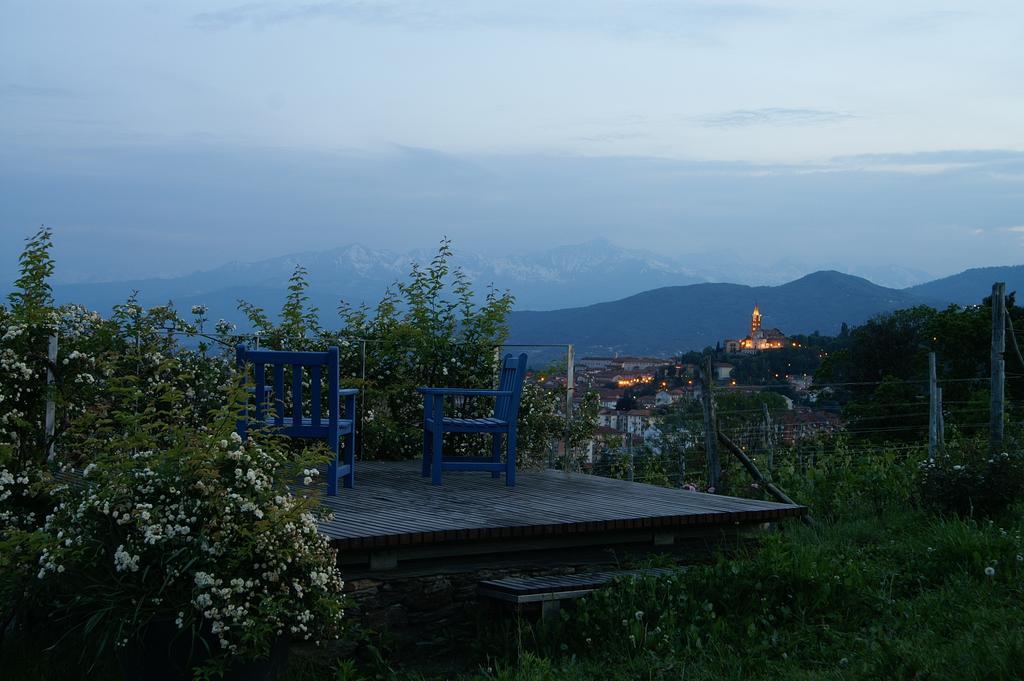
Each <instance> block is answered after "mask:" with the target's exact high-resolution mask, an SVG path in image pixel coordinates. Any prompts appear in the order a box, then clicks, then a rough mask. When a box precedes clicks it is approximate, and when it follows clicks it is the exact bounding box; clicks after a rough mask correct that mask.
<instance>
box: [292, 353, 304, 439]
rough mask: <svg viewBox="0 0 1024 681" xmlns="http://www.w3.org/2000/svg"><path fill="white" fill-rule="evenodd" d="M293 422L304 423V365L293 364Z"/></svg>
mask: <svg viewBox="0 0 1024 681" xmlns="http://www.w3.org/2000/svg"><path fill="white" fill-rule="evenodd" d="M292 418H293V419H294V421H292V423H294V424H296V425H298V424H300V423H302V365H301V364H293V365H292Z"/></svg>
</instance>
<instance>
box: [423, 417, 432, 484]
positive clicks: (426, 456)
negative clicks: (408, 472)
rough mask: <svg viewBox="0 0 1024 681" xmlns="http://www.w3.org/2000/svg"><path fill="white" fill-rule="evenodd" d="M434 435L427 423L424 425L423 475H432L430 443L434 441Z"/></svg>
mask: <svg viewBox="0 0 1024 681" xmlns="http://www.w3.org/2000/svg"><path fill="white" fill-rule="evenodd" d="M432 438H433V435H431V433H430V431H429V430H427V428H426V424H424V426H423V477H424V478H426V477H429V476H430V456H431V454H430V443H431V442H432Z"/></svg>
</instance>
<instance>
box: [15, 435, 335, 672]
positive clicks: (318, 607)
mask: <svg viewBox="0 0 1024 681" xmlns="http://www.w3.org/2000/svg"><path fill="white" fill-rule="evenodd" d="M210 445H211V446H210V447H209V451H206V452H204V453H203V456H202V457H198V458H197V460H198V461H199V462H201V463H202V465H204V466H213V467H214V468H216V469H218V470H219V473H217V474H212V473H211V474H209V475H198V477H197V475H196V474H195V473H193V472H192V470H193V469H191V468H189V467H188V466H187V465H183V466H180V467H179V466H176V465H175V464H174V460H175V459H174V458H173V457H171V456H169V455H168V454H166V453H163V452H156V451H137V452H133V453H131V454H130V455H126V456H125V457H124V458H123V467H121V468H115V467H112V466H111V465H110V464H100V465H97V466H91V467H89V468H88V470H87V472H86V475H85V476H84V480H85V483H86V488H85V491H81V492H77V494H78V497H77V499H76V500H75V501H74V502H71V503H64V504H62V505H61V506H59V507H58V508H57V509H56V510H55V512H54V514H53V515H52V516H50V517H49V518H48V519H47V522H46V525H45V526H46V528H47V529H48V530H49V531H50V533H51V534H52V536H54V537H56V538H57V539H58V540H59V542H58V546H56V547H55V548H53V549H51V550H48V551H47V552H46V553H45V554H44V556H43V559H42V560H41V561H40V571H39V577H40V578H48V576H49V575H51V574H53V573H60V572H61V571H63V570H64V569H65V563H66V561H68V560H72V559H73V556H72V553H71V552H74V551H83V550H84V547H85V546H86V543H85V542H90V543H89V544H88V546H95V545H97V544H102V543H103V542H102V541H101V542H97V541H96V540H97V539H102V538H103V537H109V536H112V535H113V536H117V537H118V539H117V540H116V541H114V542H111V543H110V544H108V545H116V546H117V548H116V550H114V551H113V554H112V555H111V554H110V553H107V554H106V555H107V558H106V559H107V560H110V561H112V564H113V567H114V570H115V572H116V573H118V574H120V575H123V577H122V580H123V581H122V582H121V584H122V585H131V584H134V583H135V582H133V581H132V580H139V581H138V584H139V585H140V588H142V586H141V585H142V584H143V583H144V582H146V580H154V582H155V583H160V584H164V585H166V586H164V587H162V589H161V595H160V596H159V597H158V596H156V595H152V594H150V595H148V596H147V595H146V593H147V592H145V590H144V589H143V591H142V592H141V593H140V595H139V596H138V597H139V598H140V599H141V600H140V602H142V603H145V602H147V601H148V602H149V603H150V604H152V605H153V606H154V607H156V606H157V605H158V604H159V603H158V601H159V602H162V599H163V598H165V597H166V594H168V593H174V592H175V590H177V591H178V592H179V593H182V592H183V593H187V594H189V596H188V599H189V607H187V608H185V609H182V607H181V606H183V605H185V603H184V602H180V603H177V602H169V606H170V607H171V608H173V610H171V613H170V614H171V615H172V616H173V615H175V614H176V617H175V622H176V624H177V626H178V627H179V628H185V627H186V626H188V625H189V623H190V622H194V623H199V624H201V625H203V626H204V628H206V630H208V631H210V632H211V633H213V634H214V635H215V636H216V637H217V640H218V642H219V645H220V647H221V649H222V650H224V651H225V652H226V653H229V654H237V653H239V652H240V650H242V649H244V646H245V645H246V642H247V641H248V640H251V632H252V631H254V630H267V629H270V630H272V631H274V632H277V633H278V634H279V635H283V634H292V635H297V636H301V637H302V638H304V639H306V640H311V641H313V640H319V637H321V636H323V635H324V634H325V633H327V634H331V635H335V636H336V635H337V631H339V629H338V625H339V624H340V621H341V618H342V614H343V613H342V611H341V608H340V604H339V599H340V597H341V592H342V587H343V583H342V580H341V575H340V573H339V571H338V569H337V566H336V555H335V552H334V550H333V549H332V548H331V546H330V543H329V541H328V540H327V538H326V537H325V536H324V535H322V534H321V533H320V532H319V531H318V528H317V522H316V519H315V518H314V517H313V515H312V514H311V513H309V512H308V511H306V510H305V508H306V506H305V503H306V502H305V501H304V500H302V499H297V498H295V497H293V496H292V495H291V493H290V492H289V491H288V488H287V486H286V485H285V484H283V481H282V482H276V481H277V480H278V478H277V477H276V475H277V471H278V467H279V465H280V455H278V458H275V456H274V454H273V453H269V452H266V451H264V450H262V449H261V448H259V447H257V446H255V445H253V444H251V443H249V444H246V443H243V442H242V441H241V438H240V437H238V436H237V434H234V433H232V434H231V435H230V436H228V437H224V438H223V439H221V438H216V439H214V440H212V441H211V442H210ZM302 473H303V475H304V476H305V477H306V478H310V479H311V478H313V477H314V476H316V475H317V474H318V471H317V470H316V469H315V468H306V469H305V470H303V471H302ZM6 481H7V477H0V482H3V483H4V484H6ZM64 533H67V536H68V537H69V538H68V539H64V536H65V534H64ZM70 537H74V539H72V538H70ZM168 556H174V558H173V559H168ZM110 564H111V563H107V565H110ZM154 570H156V571H158V572H157V573H156V575H153V571H154ZM159 571H163V574H162V575H161V574H160V572H159ZM146 572H148V573H149V576H148V577H145V578H143V577H134V575H142V574H144V573H146ZM120 588H130V587H128V586H124V587H120ZM325 618H326V619H325Z"/></svg>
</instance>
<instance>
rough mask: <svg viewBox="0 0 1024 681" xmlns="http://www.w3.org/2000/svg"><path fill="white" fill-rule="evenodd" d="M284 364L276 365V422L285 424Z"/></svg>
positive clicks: (281, 424)
mask: <svg viewBox="0 0 1024 681" xmlns="http://www.w3.org/2000/svg"><path fill="white" fill-rule="evenodd" d="M284 395H285V387H284V364H275V365H274V413H275V417H274V423H275V424H276V425H278V426H283V425H284Z"/></svg>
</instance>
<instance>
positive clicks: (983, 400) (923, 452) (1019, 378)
mask: <svg viewBox="0 0 1024 681" xmlns="http://www.w3.org/2000/svg"><path fill="white" fill-rule="evenodd" d="M887 383H888V384H891V383H892V381H857V382H834V383H814V384H813V386H812V389H811V391H810V393H809V394H819V395H820V394H821V393H822V392H823V391H824V390H826V389H828V388H832V389H836V388H849V387H852V386H856V387H857V388H860V389H863V392H864V393H869V392H870V391H873V390H874V389H876V388H878V387H880V386H882V385H884V384H887ZM900 383H902V384H904V385H907V386H914V387H916V388H918V389H919V390H920V397H919V398H918V399H913V400H907V399H906V398H903V399H899V400H896V401H886V400H875V399H871V397H867V398H864V399H861V400H857V401H853V402H848V403H846V404H828V405H816V404H814V403H813V402H810V401H808V400H806V399H805V400H804V401H803V402H802V403H801V402H797V403H796V404H792V405H787V406H786V407H780V406H775V407H772V408H767V409H766V408H765V407H764V406H761V405H757V406H739V407H736V406H729V402H728V401H727V400H718V401H717V428H718V432H720V433H721V434H722V435H723V436H724V437H725V438H727V439H728V440H729V441H730V442H732V443H734V444H735V445H736V446H738V447H739V448H740V450H741V451H742V452H743V453H744V454H746V455H747V456H748V457H749V458H750V459H751V460H752V461H753V463H754V464H755V465H756V466H757V467H758V468H759V469H760V470H761V472H762V473H763V474H764V476H765V478H766V479H768V480H772V479H773V477H774V475H775V474H776V473H777V471H778V470H780V469H783V468H785V469H788V470H789V471H790V472H793V471H797V472H802V473H805V474H806V473H808V471H809V470H810V469H811V468H813V467H815V466H817V465H819V464H820V463H821V462H823V461H829V460H831V459H835V458H836V457H839V456H842V457H868V456H877V455H879V453H881V452H887V453H889V454H891V455H893V456H898V457H904V458H906V457H913V458H915V459H916V460H920V461H924V460H925V459H926V458H927V457H928V456H929V426H930V418H931V416H932V411H931V405H930V402H929V393H928V390H927V387H928V385H929V381H928V380H926V379H921V380H918V379H910V380H904V381H900ZM1007 384H1008V387H1011V388H1013V391H1014V394H1017V395H1022V394H1024V374H1008V375H1007ZM989 385H990V378H989V377H983V378H980V377H979V378H947V379H939V380H938V381H937V387H939V388H945V389H946V390H947V391H953V390H954V389H956V388H964V389H966V390H967V392H968V393H971V392H973V393H974V394H972V395H971V396H970V397H967V396H961V397H960V398H958V399H950V400H942V402H941V412H940V414H941V417H940V425H939V428H940V432H939V434H938V435H939V441H940V444H941V445H945V443H947V442H948V443H950V444H951V446H960V444H961V443H962V442H965V441H967V440H971V439H973V444H972V445H971V446H975V447H979V448H981V447H987V440H988V438H989V429H990V427H991V418H990V417H991V405H990V404H989V396H988V392H987V391H988V388H989ZM764 391H765V386H760V385H743V386H738V385H727V386H720V387H718V388H716V389H715V390H714V392H715V394H716V395H719V396H721V395H737V394H739V395H743V396H745V397H746V398H748V399H747V401H751V400H757V396H758V395H763V394H764ZM959 392H961V393H962V392H964V390H959ZM805 398H806V395H805ZM1004 408H1005V412H1004V415H1003V419H1004V422H1005V424H1006V426H1007V442H1006V444H1007V445H1008V446H1011V447H1012V446H1015V445H1016V444H1017V436H1018V434H1019V433H1020V432H1021V426H1024V399H1007V400H1006V401H1005V403H1004ZM705 431H706V421H705V419H704V417H703V414H702V410H701V409H700V406H699V400H690V401H689V402H687V401H680V402H676V403H673V404H672V405H670V406H668V407H664V408H662V409H660V410H656V411H655V412H654V413H652V414H651V416H650V418H649V419H648V420H646V421H645V423H644V425H643V426H641V427H640V428H634V429H633V432H623V433H618V434H616V436H611V437H606V438H605V440H604V442H603V443H602V445H601V446H599V447H598V448H596V449H594V450H592V451H591V452H589V453H588V454H589V458H588V460H587V461H586V463H585V464H584V465H583V466H581V469H582V470H584V471H585V472H589V473H593V474H595V475H603V476H611V477H618V478H624V479H628V480H633V481H636V482H644V483H650V484H656V485H665V486H671V487H690V488H694V489H700V490H706V489H708V488H709V487H710V486H711V483H710V480H709V478H710V475H709V463H708V450H707V446H706V439H705ZM716 440H717V438H716ZM718 450H719V451H718V457H719V459H720V460H721V462H722V465H723V467H724V468H726V469H727V470H728V472H729V473H731V474H732V479H731V480H728V483H729V484H728V487H727V488H726V489H724V490H723V489H722V486H721V485H720V486H719V489H717V490H716V491H728V492H736V491H738V489H739V488H745V487H749V486H750V484H751V483H752V482H753V481H752V480H751V479H750V478H749V477H747V476H746V475H745V473H744V472H743V471H742V470H741V469H739V466H738V465H737V464H736V462H734V461H732V456H731V454H730V453H729V452H727V451H724V450H723V448H722V447H719V448H718ZM727 477H728V476H727ZM755 487H757V486H756V485H755Z"/></svg>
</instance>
